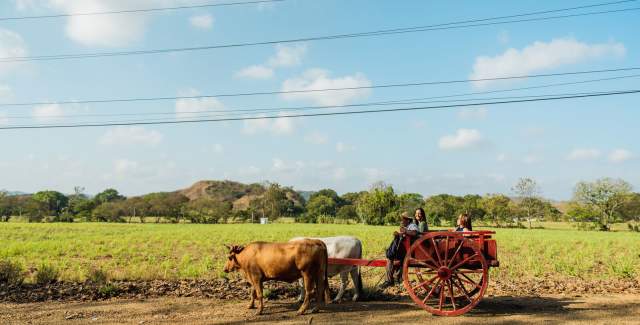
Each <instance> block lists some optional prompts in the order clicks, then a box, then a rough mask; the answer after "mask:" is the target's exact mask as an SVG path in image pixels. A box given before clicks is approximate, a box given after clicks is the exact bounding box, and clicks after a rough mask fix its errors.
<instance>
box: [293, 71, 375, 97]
mask: <svg viewBox="0 0 640 325" xmlns="http://www.w3.org/2000/svg"><path fill="white" fill-rule="evenodd" d="M369 86H371V81H369V79H367V77H366V76H365V75H364V74H362V73H355V74H353V75H348V76H343V77H337V78H331V77H330V72H329V71H327V70H323V69H309V70H307V71H305V72H304V74H302V75H301V76H299V77H294V78H290V79H287V80H285V81H284V82H283V84H282V91H284V92H289V91H297V90H313V89H332V88H354V87H369ZM370 93H371V90H370V89H350V90H335V91H311V92H304V93H287V94H282V95H281V96H282V98H283V99H285V100H308V101H312V102H314V103H317V104H319V105H344V104H347V103H349V102H352V101H354V100H356V99H360V98H366V97H367V96H369V94H370Z"/></svg>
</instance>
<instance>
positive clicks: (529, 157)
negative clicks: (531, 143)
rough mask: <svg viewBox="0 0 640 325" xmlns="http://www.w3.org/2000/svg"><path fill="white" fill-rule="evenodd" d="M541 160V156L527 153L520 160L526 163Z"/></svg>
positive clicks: (530, 163)
mask: <svg viewBox="0 0 640 325" xmlns="http://www.w3.org/2000/svg"><path fill="white" fill-rule="evenodd" d="M541 161H542V157H540V156H538V155H536V154H528V155H526V156H524V158H522V162H524V163H525V164H528V165H533V164H536V163H539V162H541Z"/></svg>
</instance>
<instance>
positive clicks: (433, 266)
mask: <svg viewBox="0 0 640 325" xmlns="http://www.w3.org/2000/svg"><path fill="white" fill-rule="evenodd" d="M494 233H495V232H493V231H471V232H451V231H434V232H428V233H425V234H423V235H422V236H420V237H418V238H410V237H405V238H404V239H403V245H404V249H405V252H406V255H405V258H404V260H403V261H400V262H397V261H396V263H397V264H398V266H401V267H402V279H403V284H404V287H405V289H406V290H407V292H408V293H409V296H410V297H411V299H413V301H414V302H415V303H416V304H417V305H418V306H419V307H421V308H423V309H425V310H426V311H428V312H430V313H431V314H434V315H440V316H458V315H461V314H464V313H466V312H468V311H469V310H471V309H473V307H475V306H476V305H477V304H478V302H480V300H482V297H483V296H484V293H485V291H486V289H487V284H488V282H489V268H490V267H497V266H499V262H498V259H497V245H496V241H495V239H492V238H491V235H493V234H494ZM329 264H341V265H357V266H370V267H385V266H386V265H387V260H365V259H351V258H329Z"/></svg>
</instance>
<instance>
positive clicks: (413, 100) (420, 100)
mask: <svg viewBox="0 0 640 325" xmlns="http://www.w3.org/2000/svg"><path fill="white" fill-rule="evenodd" d="M637 77H640V74H634V75H624V76H616V77H609V78H598V79H587V80H579V81H571V82H562V83H552V84H543V85H536V86H529V87H518V88H509V89H499V90H490V91H481V92H467V93H458V94H451V95H439V96H430V97H419V98H404V99H395V100H386V101H375V102H364V103H355V104H343V105H322V106H294V107H291V106H288V107H287V106H283V107H270V108H246V109H244V108H226V109H217V110H199V111H180V112H176V111H175V110H174V111H167V112H148V113H102V114H100V113H92V114H71V115H61V116H51V117H49V118H55V119H71V118H82V117H119V116H156V115H190V114H198V116H201V114H208V113H224V115H229V114H234V113H243V114H247V113H269V112H281V111H300V110H318V109H335V108H349V107H363V106H387V105H395V104H415V103H421V104H425V103H436V102H456V101H463V100H471V99H461V100H448V101H447V100H439V101H433V99H442V98H452V97H465V96H471V95H486V94H494V93H503V92H513V91H521V90H531V89H541V88H550V87H558V86H568V85H578V84H587V83H594V82H602V81H612V80H621V79H628V78H637ZM503 98H504V97H503ZM514 98H515V97H514ZM429 100H431V101H429ZM485 100H486V98H485ZM4 118H6V119H34V117H33V116H32V115H4Z"/></svg>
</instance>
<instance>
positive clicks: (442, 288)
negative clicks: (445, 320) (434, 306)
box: [438, 281, 444, 310]
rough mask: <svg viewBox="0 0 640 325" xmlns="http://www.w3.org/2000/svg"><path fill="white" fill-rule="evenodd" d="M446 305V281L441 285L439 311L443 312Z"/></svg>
mask: <svg viewBox="0 0 640 325" xmlns="http://www.w3.org/2000/svg"><path fill="white" fill-rule="evenodd" d="M443 304H444V281H442V282H441V284H440V301H439V306H438V309H440V310H442V305H443Z"/></svg>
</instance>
